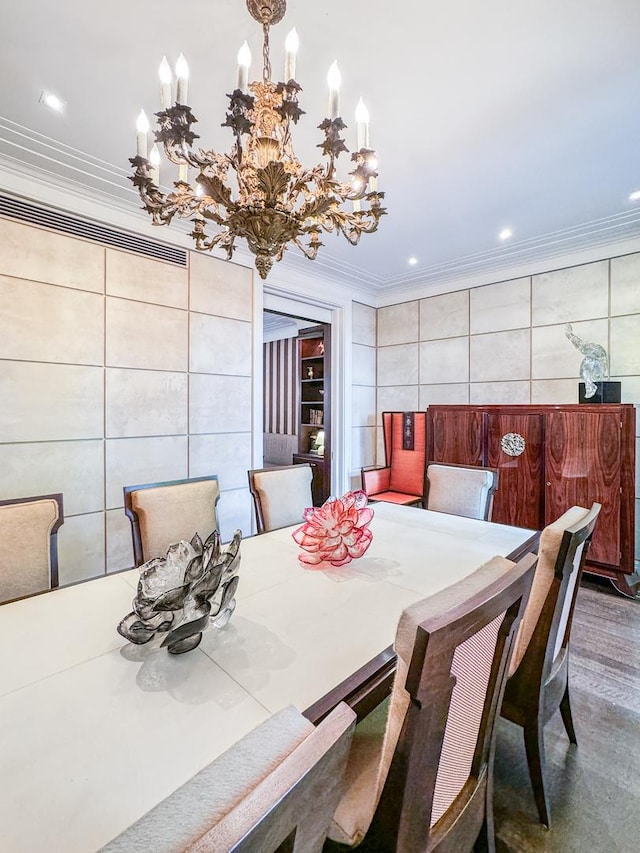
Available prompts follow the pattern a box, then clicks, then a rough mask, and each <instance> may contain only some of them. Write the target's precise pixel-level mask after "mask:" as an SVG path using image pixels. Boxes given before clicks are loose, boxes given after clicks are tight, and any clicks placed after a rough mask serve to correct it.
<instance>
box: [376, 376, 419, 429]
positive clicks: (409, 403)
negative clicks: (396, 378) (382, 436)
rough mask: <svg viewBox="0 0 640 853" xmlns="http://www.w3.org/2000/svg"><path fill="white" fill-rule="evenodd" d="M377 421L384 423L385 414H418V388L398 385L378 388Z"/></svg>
mask: <svg viewBox="0 0 640 853" xmlns="http://www.w3.org/2000/svg"><path fill="white" fill-rule="evenodd" d="M376 408H377V412H376V420H377V423H378V424H381V423H382V413H383V412H417V411H418V409H419V400H418V386H417V385H397V386H391V387H388V388H378V400H377V406H376Z"/></svg>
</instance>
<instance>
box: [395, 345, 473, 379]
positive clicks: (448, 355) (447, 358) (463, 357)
mask: <svg viewBox="0 0 640 853" xmlns="http://www.w3.org/2000/svg"><path fill="white" fill-rule="evenodd" d="M406 372H407V369H406V367H405V374H406ZM468 381H469V338H468V337H464V338H448V339H444V340H441V341H424V342H423V343H421V344H420V384H422V385H433V384H436V383H440V382H444V383H447V384H452V383H458V382H468Z"/></svg>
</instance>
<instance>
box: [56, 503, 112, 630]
mask: <svg viewBox="0 0 640 853" xmlns="http://www.w3.org/2000/svg"><path fill="white" fill-rule="evenodd" d="M104 527H105V519H104V513H103V512H94V513H91V514H90V515H73V516H71V517H69V516H67V517H66V518H65V520H64V524H63V525H62V527H61V528H60V529H59V530H58V575H59V580H60V586H66V585H67V584H69V583H74V582H75V581H80V580H85V578H95V577H98V576H99V575H103V574H104V566H105V561H104V560H105V542H104ZM122 615H123V616H124V615H125V614H124V613H123V614H122ZM115 627H116V626H115V625H114V626H113V628H114V630H115Z"/></svg>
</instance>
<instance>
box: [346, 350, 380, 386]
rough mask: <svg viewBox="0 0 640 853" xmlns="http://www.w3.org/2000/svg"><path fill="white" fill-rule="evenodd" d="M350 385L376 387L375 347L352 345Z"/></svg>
mask: <svg viewBox="0 0 640 853" xmlns="http://www.w3.org/2000/svg"><path fill="white" fill-rule="evenodd" d="M352 352H353V356H352V364H353V368H352V379H351V381H352V383H353V385H371V386H373V387H374V388H375V385H376V350H375V347H366V346H361V345H360V344H354V345H353V351H352Z"/></svg>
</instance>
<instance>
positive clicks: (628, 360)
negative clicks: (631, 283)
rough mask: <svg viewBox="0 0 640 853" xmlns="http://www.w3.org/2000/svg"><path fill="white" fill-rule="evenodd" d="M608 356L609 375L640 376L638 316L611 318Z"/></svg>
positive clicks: (639, 317)
mask: <svg viewBox="0 0 640 853" xmlns="http://www.w3.org/2000/svg"><path fill="white" fill-rule="evenodd" d="M639 287H640V285H639ZM609 356H610V359H611V365H610V366H611V373H615V374H616V375H617V376H627V375H634V374H635V375H636V376H637V375H640V314H632V315H630V316H628V317H612V318H611V352H610V353H609Z"/></svg>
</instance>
